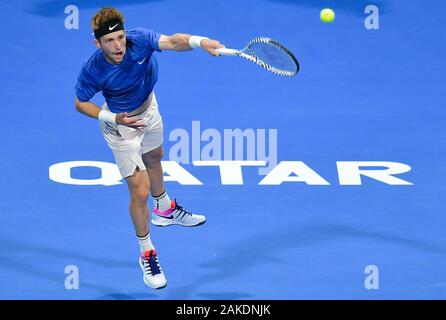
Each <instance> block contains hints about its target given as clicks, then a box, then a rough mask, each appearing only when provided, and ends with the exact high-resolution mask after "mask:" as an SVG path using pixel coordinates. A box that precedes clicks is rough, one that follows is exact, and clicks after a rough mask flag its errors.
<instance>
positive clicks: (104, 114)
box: [98, 110, 116, 124]
mask: <svg viewBox="0 0 446 320" xmlns="http://www.w3.org/2000/svg"><path fill="white" fill-rule="evenodd" d="M98 119H99V120H100V121H104V122H111V123H114V124H116V113H113V112H110V111H108V110H101V111H99V114H98Z"/></svg>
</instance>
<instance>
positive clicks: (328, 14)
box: [320, 8, 336, 23]
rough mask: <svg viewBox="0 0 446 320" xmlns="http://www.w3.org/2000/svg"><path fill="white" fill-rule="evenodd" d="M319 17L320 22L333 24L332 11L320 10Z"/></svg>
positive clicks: (327, 9) (333, 14)
mask: <svg viewBox="0 0 446 320" xmlns="http://www.w3.org/2000/svg"><path fill="white" fill-rule="evenodd" d="M320 16H321V20H322V21H323V22H326V23H329V22H333V20H334V19H335V17H336V15H335V13H334V11H333V10H331V9H329V8H325V9H322V10H321V14H320Z"/></svg>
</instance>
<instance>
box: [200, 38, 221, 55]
mask: <svg viewBox="0 0 446 320" xmlns="http://www.w3.org/2000/svg"><path fill="white" fill-rule="evenodd" d="M224 47H225V46H224V45H222V44H221V43H220V41H217V40H211V39H203V40H201V48H202V49H203V50H205V51H207V52H209V53H210V54H211V55H213V56H214V57H216V56H218V55H219V54H218V52H217V51H215V49H219V48H224Z"/></svg>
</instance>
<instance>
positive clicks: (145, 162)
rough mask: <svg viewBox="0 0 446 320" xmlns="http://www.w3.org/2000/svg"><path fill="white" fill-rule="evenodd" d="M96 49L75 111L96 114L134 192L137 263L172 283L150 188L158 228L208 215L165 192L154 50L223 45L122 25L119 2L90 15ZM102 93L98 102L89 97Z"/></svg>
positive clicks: (149, 275) (153, 279)
mask: <svg viewBox="0 0 446 320" xmlns="http://www.w3.org/2000/svg"><path fill="white" fill-rule="evenodd" d="M91 24H92V28H93V32H94V36H95V44H96V47H97V48H98V50H96V51H95V52H94V53H93V55H92V56H91V57H90V58H89V59H88V60H87V61H86V62H85V63H84V65H83V66H82V69H81V71H80V73H79V77H78V80H77V84H76V99H75V105H76V110H77V111H79V112H81V113H83V114H85V115H87V116H89V117H92V118H97V119H98V120H99V124H100V128H101V130H102V133H103V136H104V138H105V140H106V142H107V144H108V146H109V147H110V148H111V150H112V152H113V155H114V157H115V160H116V163H117V166H118V168H119V170H120V173H121V175H122V177H123V178H125V180H126V182H127V186H128V189H129V192H130V214H131V217H132V221H133V225H134V227H135V231H136V236H137V238H138V241H139V245H140V251H141V255H140V258H139V264H140V266H141V269H142V271H143V279H144V282H145V283H146V284H147V285H148V286H149V287H151V288H154V289H159V288H163V287H165V286H166V285H167V281H166V278H165V275H164V273H163V270H162V268H161V267H160V264H159V261H158V255H157V252H156V250H155V247H154V245H153V244H152V241H151V239H150V232H149V231H150V230H149V223H148V222H149V208H148V204H147V202H148V198H149V192H150V193H151V195H152V198H153V206H154V208H153V214H152V219H151V221H152V223H153V224H154V225H156V226H169V225H173V224H176V225H182V226H187V227H193V226H198V225H200V224H203V223H204V222H205V221H206V217H205V216H203V215H198V214H193V213H191V212H189V211H187V210H186V209H184V208H183V207H182V206H180V205H179V203H178V201H176V200H171V199H170V198H169V195H168V194H167V192H166V189H165V186H164V179H163V169H162V167H161V158H162V156H163V148H162V143H163V122H162V118H161V115H160V113H159V111H158V104H157V101H156V97H155V93H154V91H153V89H154V86H155V83H156V82H157V79H158V65H157V61H156V57H155V54H154V53H155V52H156V51H158V52H160V51H163V50H174V51H187V50H191V49H194V48H202V49H203V50H205V51H207V52H209V53H210V54H211V55H213V56H217V55H218V53H217V52H216V49H218V48H222V47H224V46H223V45H221V44H220V43H219V42H218V41H215V40H211V39H208V38H206V37H200V36H191V35H189V34H174V35H171V36H167V35H163V34H160V33H157V32H155V31H152V30H149V29H144V28H136V29H131V30H126V29H124V17H123V15H122V14H121V13H120V12H119V11H118V10H116V9H115V8H104V9H101V10H100V11H99V12H97V13H96V14H95V15H94V16H93V18H92V20H91ZM100 91H102V94H103V96H104V98H105V101H106V102H105V103H104V105H103V106H102V108H101V107H99V106H97V105H96V104H94V103H93V102H91V101H90V100H91V98H92V97H93V96H94V95H95V94H96V93H97V92H100Z"/></svg>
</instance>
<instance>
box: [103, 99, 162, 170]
mask: <svg viewBox="0 0 446 320" xmlns="http://www.w3.org/2000/svg"><path fill="white" fill-rule="evenodd" d="M146 108H147V109H146ZM102 109H104V110H108V107H107V103H104V104H103V105H102ZM144 110H145V111H144ZM141 112H142V113H141ZM131 116H134V117H138V118H140V119H142V120H143V121H144V124H146V126H145V127H144V128H141V129H134V128H130V127H127V126H124V125H120V124H112V123H108V122H103V121H99V124H100V128H101V131H102V134H103V135H104V138H105V141H107V144H108V146H109V147H110V149H111V150H112V152H113V155H114V157H115V160H116V164H117V165H118V168H119V171H120V173H121V175H122V177H123V178H126V177H128V176H131V175H133V173H134V172H135V169H136V167H138V168H139V169H140V170H145V169H146V167H145V165H144V162H143V161H142V155H143V154H145V153H147V152H149V151H152V150H154V149H156V148H158V147H160V146H161V145H162V144H163V121H162V118H161V115H160V113H159V111H158V103H157V101H156V97H155V94H154V93H153V92H152V93H151V94H150V95H149V97H148V98H147V100H146V101H144V103H143V105H142V106H140V107H139V108H138V109H136V110H135V111H133V112H131V113H129V117H131Z"/></svg>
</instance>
